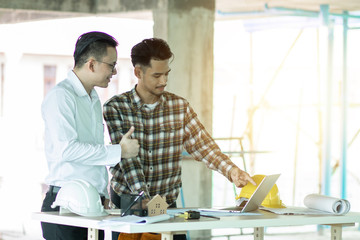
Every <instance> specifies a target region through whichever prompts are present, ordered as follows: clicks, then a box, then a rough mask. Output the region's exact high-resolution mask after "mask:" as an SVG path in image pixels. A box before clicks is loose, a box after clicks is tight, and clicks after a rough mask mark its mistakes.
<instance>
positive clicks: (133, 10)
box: [0, 0, 360, 24]
mask: <svg viewBox="0 0 360 240" xmlns="http://www.w3.org/2000/svg"><path fill="white" fill-rule="evenodd" d="M164 1H166V0H101V1H100V0H99V1H92V0H62V1H59V0H51V1H49V0H11V1H10V0H0V24H1V23H16V22H25V21H33V20H42V19H52V18H64V17H75V16H76V17H79V16H88V15H94V14H97V15H110V16H116V17H127V18H129V17H130V18H141V19H151V18H152V14H151V10H153V9H156V8H158V7H161V6H163V3H164ZM184 1H188V0H184ZM104 2H105V3H106V4H104ZM320 5H328V6H329V10H330V12H331V13H343V11H348V12H350V13H351V12H354V11H360V1H359V0H216V2H215V6H216V7H215V8H216V9H215V11H216V13H217V14H216V18H217V19H226V18H252V17H266V16H269V15H274V14H282V15H291V14H293V13H294V12H295V11H294V10H299V11H314V12H319V11H320ZM287 10H291V11H287Z"/></svg>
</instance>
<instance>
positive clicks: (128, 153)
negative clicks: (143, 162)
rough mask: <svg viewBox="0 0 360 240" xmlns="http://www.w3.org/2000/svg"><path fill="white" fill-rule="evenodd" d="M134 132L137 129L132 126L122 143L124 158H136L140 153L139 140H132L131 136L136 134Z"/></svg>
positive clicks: (122, 155)
mask: <svg viewBox="0 0 360 240" xmlns="http://www.w3.org/2000/svg"><path fill="white" fill-rule="evenodd" d="M134 130H135V128H134V127H133V126H132V127H131V128H130V129H129V131H128V132H127V133H126V134H125V135H124V136H123V137H122V139H121V141H120V146H121V157H122V158H132V157H136V156H137V155H138V153H139V147H140V146H139V143H138V140H137V139H132V138H131V134H132V133H133V132H134Z"/></svg>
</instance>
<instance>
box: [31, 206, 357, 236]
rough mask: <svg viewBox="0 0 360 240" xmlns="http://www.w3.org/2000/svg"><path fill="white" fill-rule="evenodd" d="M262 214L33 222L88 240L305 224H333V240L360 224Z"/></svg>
mask: <svg viewBox="0 0 360 240" xmlns="http://www.w3.org/2000/svg"><path fill="white" fill-rule="evenodd" d="M259 212H261V213H262V215H244V216H231V217H221V219H220V220H217V219H211V218H205V217H201V218H200V219H199V220H184V219H183V218H178V217H176V218H173V219H170V220H168V221H163V222H158V223H153V224H145V225H136V224H124V225H118V226H110V227H99V225H98V223H99V222H100V221H101V220H103V219H106V218H111V217H118V216H106V217H93V218H89V217H82V216H78V215H75V214H67V215H59V213H58V212H47V213H33V215H32V217H33V219H36V220H40V221H42V222H48V223H57V224H64V225H71V226H78V227H85V228H88V229H89V231H88V239H89V240H97V233H98V229H103V230H104V231H105V239H111V231H115V232H124V233H142V232H159V233H162V240H172V239H173V237H172V236H173V234H174V233H175V232H179V231H180V232H181V231H183V232H184V231H191V230H209V229H219V228H254V240H263V239H264V228H265V227H284V226H302V225H318V224H319V225H330V226H331V240H341V239H342V227H343V226H354V224H355V223H358V222H360V213H355V212H350V213H348V214H346V215H344V216H334V215H276V214H273V213H269V212H265V211H259Z"/></svg>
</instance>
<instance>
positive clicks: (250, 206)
mask: <svg viewBox="0 0 360 240" xmlns="http://www.w3.org/2000/svg"><path fill="white" fill-rule="evenodd" d="M279 177H280V174H274V175H268V176H265V177H264V179H263V180H262V181H261V183H260V184H259V186H257V188H256V189H255V191H254V193H253V194H252V195H251V197H250V199H249V200H248V201H247V202H246V204H245V205H244V206H243V207H242V206H237V207H227V208H211V209H200V210H203V211H216V212H218V211H220V212H251V211H255V210H257V209H258V208H259V207H260V205H261V203H262V202H263V201H264V199H265V197H266V195H267V194H268V193H269V192H270V190H271V188H272V187H273V186H274V184H275V182H276V181H277V179H278V178H279Z"/></svg>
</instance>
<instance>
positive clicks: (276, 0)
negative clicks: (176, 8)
mask: <svg viewBox="0 0 360 240" xmlns="http://www.w3.org/2000/svg"><path fill="white" fill-rule="evenodd" d="M325 4H327V5H329V8H330V12H332V13H341V12H342V11H359V10H360V1H359V0H216V9H217V10H219V11H222V12H254V11H266V7H265V6H266V5H267V6H268V7H269V8H270V9H271V8H276V7H282V8H290V9H301V10H307V11H320V5H325Z"/></svg>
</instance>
